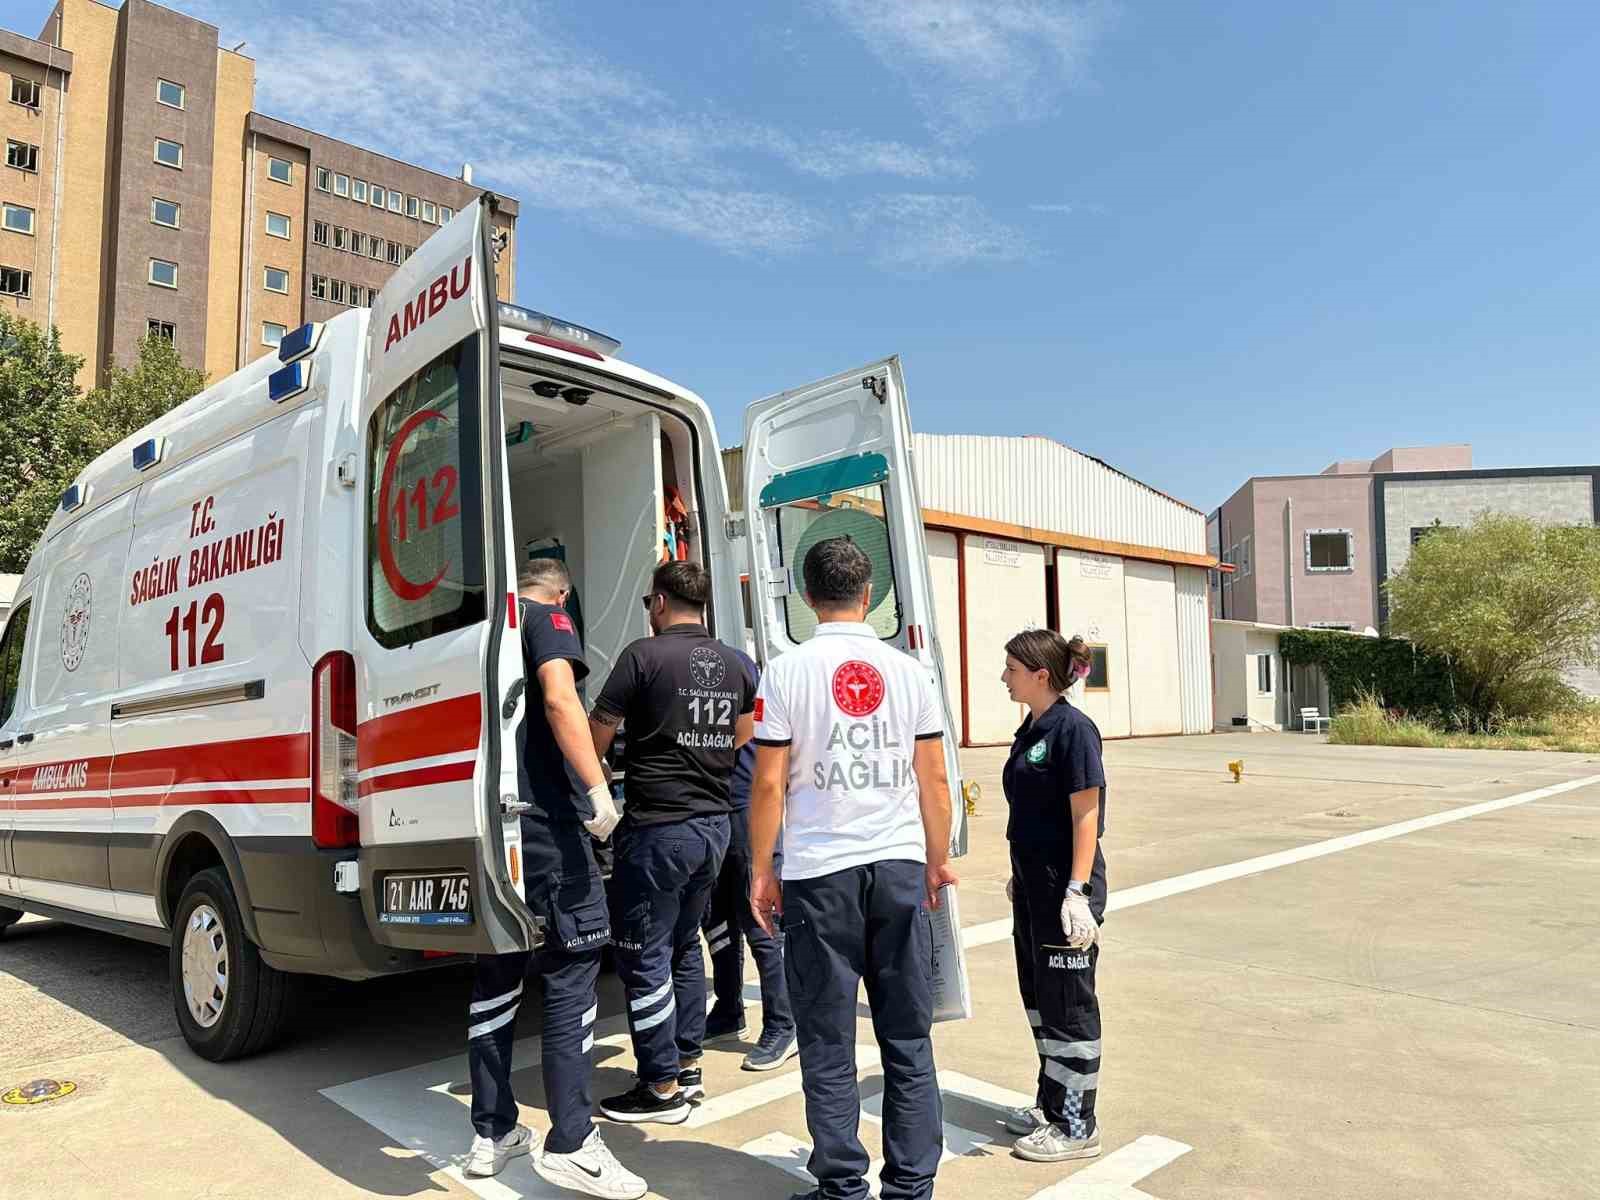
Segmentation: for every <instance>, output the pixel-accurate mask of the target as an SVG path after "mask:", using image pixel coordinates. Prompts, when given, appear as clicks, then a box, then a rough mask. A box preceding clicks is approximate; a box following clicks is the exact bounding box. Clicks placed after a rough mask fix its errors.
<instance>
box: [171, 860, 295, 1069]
mask: <svg viewBox="0 0 1600 1200" xmlns="http://www.w3.org/2000/svg"><path fill="white" fill-rule="evenodd" d="M202 906H204V907H206V908H207V909H208V910H209V913H208V914H207V915H208V916H210V917H213V918H214V919H215V927H214V929H213V934H212V937H213V939H216V938H217V937H219V936H220V939H221V942H222V947H223V951H222V952H223V953H224V954H225V956H226V966H227V970H226V976H227V981H228V986H227V991H226V993H225V994H224V995H223V997H222V1000H221V1005H220V1011H216V1012H215V1014H214V1015H213V1016H212V1018H211V1020H210V1021H209V1023H208V1024H202V1023H201V1022H200V1021H199V1020H197V1019H196V1018H195V1016H194V1014H193V1013H191V1012H190V1010H189V1002H188V998H187V995H186V993H185V991H184V953H185V935H186V932H187V931H188V929H189V924H190V919H191V918H192V917H193V915H194V913H195V911H196V910H197V909H199V908H201V907H202ZM168 963H169V966H170V975H171V979H172V1002H173V1008H174V1010H175V1011H176V1013H177V1017H178V1027H179V1028H180V1029H181V1030H182V1031H183V1037H184V1040H185V1041H187V1042H188V1043H189V1046H190V1048H191V1049H192V1050H193V1051H194V1052H195V1053H196V1054H198V1055H199V1056H200V1057H201V1058H206V1059H210V1060H211V1061H212V1062H226V1061H227V1060H229V1059H233V1058H244V1057H245V1056H247V1055H250V1054H256V1053H258V1052H260V1051H262V1050H265V1049H266V1048H267V1047H268V1046H270V1045H271V1044H272V1043H273V1042H274V1041H275V1040H277V1037H278V1035H279V1034H280V1033H281V1032H282V1031H283V1027H284V1025H285V1023H286V1020H287V1018H288V1016H289V1010H290V1003H289V1002H290V990H291V989H290V984H291V982H292V981H291V979H290V977H289V976H288V975H286V974H285V973H284V972H282V971H277V970H274V969H273V968H272V967H269V966H268V965H267V964H266V963H264V962H262V961H261V951H260V950H258V949H257V948H256V945H255V943H254V942H252V941H251V940H250V939H249V938H247V937H246V936H245V934H244V920H243V918H241V917H240V915H239V902H238V901H237V900H236V899H235V898H234V895H233V888H232V886H231V885H230V884H229V883H228V876H227V872H226V871H225V870H224V869H223V868H221V867H212V868H211V869H209V870H206V871H201V872H199V873H198V874H197V875H195V876H194V878H192V879H190V880H189V882H188V884H187V885H186V886H185V887H184V889H183V895H182V896H181V897H180V898H179V900H178V907H177V909H176V910H175V911H174V912H173V920H172V948H171V950H170V952H169V954H168Z"/></svg>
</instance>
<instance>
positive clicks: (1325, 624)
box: [1307, 621, 1355, 633]
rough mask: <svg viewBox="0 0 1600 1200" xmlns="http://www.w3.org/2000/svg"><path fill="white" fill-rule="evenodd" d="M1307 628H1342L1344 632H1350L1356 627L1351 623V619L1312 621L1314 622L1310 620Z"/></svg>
mask: <svg viewBox="0 0 1600 1200" xmlns="http://www.w3.org/2000/svg"><path fill="white" fill-rule="evenodd" d="M1307 628H1309V629H1342V630H1343V631H1344V632H1346V633H1349V632H1350V631H1351V630H1352V629H1354V628H1355V626H1354V625H1352V624H1350V622H1349V621H1312V622H1310V623H1309V624H1308V626H1307Z"/></svg>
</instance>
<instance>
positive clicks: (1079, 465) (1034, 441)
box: [915, 433, 1206, 554]
mask: <svg viewBox="0 0 1600 1200" xmlns="http://www.w3.org/2000/svg"><path fill="white" fill-rule="evenodd" d="M915 441H916V460H917V479H918V481H919V482H920V484H921V488H922V505H923V507H924V508H931V509H938V510H940V511H943V512H953V513H962V514H964V515H966V516H971V517H981V518H983V519H985V520H990V521H1001V522H1005V523H1007V524H1011V525H1028V526H1032V527H1034V528H1037V529H1048V530H1053V531H1055V532H1059V533H1070V534H1076V535H1078V536H1080V537H1092V538H1101V539H1104V540H1106V541H1115V542H1131V543H1134V544H1137V545H1142V546H1154V547H1159V548H1161V549H1166V550H1182V551H1186V552H1189V553H1193V554H1204V553H1205V550H1206V519H1205V514H1204V513H1202V512H1201V511H1200V510H1199V509H1197V508H1194V507H1192V506H1190V505H1188V504H1184V503H1183V502H1182V501H1179V500H1174V499H1173V498H1172V497H1170V496H1168V495H1166V494H1164V493H1162V492H1159V491H1157V490H1156V489H1155V488H1152V487H1150V486H1149V485H1148V484H1144V483H1141V482H1139V481H1138V480H1137V479H1135V478H1133V477H1132V476H1131V475H1128V474H1125V473H1124V472H1122V471H1118V470H1117V469H1116V468H1115V467H1111V466H1108V465H1107V464H1106V463H1104V462H1101V461H1100V460H1099V459H1097V458H1093V457H1091V456H1090V455H1087V454H1083V453H1080V452H1079V451H1077V450H1074V449H1072V448H1071V447H1070V446H1064V445H1062V444H1061V443H1060V442H1056V441H1052V440H1050V439H1049V438H1043V437H989V436H982V435H975V434H930V433H919V434H916V435H915Z"/></svg>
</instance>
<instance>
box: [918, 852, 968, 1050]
mask: <svg viewBox="0 0 1600 1200" xmlns="http://www.w3.org/2000/svg"><path fill="white" fill-rule="evenodd" d="M928 915H929V916H930V917H932V919H933V920H932V924H933V1019H934V1020H935V1021H961V1020H965V1019H966V1018H967V1017H970V1016H971V1015H972V986H971V984H969V983H968V982H967V952H966V949H965V948H964V947H963V946H962V945H961V902H960V901H959V900H958V899H957V898H956V887H955V885H954V884H951V883H947V884H945V885H944V886H943V887H942V888H940V889H939V907H938V908H936V909H934V910H933V911H932V912H931V913H929V914H928Z"/></svg>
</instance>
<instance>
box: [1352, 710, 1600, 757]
mask: <svg viewBox="0 0 1600 1200" xmlns="http://www.w3.org/2000/svg"><path fill="white" fill-rule="evenodd" d="M1328 741H1329V742H1332V743H1335V744H1337V745H1344V746H1419V747H1427V748H1429V749H1435V750H1560V751H1565V752H1568V753H1574V754H1600V704H1589V705H1584V706H1583V707H1581V708H1574V709H1570V710H1567V711H1564V712H1559V713H1555V714H1554V715H1552V716H1549V717H1544V718H1541V719H1538V720H1529V719H1523V720H1514V721H1507V722H1506V723H1505V725H1504V726H1503V727H1502V728H1501V730H1500V731H1499V732H1497V733H1447V732H1445V731H1444V730H1442V729H1436V728H1435V727H1433V726H1432V725H1429V724H1428V723H1427V722H1425V721H1418V720H1415V719H1414V718H1404V717H1395V716H1392V715H1391V714H1390V713H1389V712H1387V711H1386V710H1385V709H1384V708H1382V707H1381V706H1380V705H1379V704H1378V703H1377V701H1376V700H1374V699H1373V698H1372V697H1370V696H1366V697H1363V698H1362V699H1361V700H1359V701H1357V702H1356V703H1355V704H1352V705H1349V706H1348V707H1346V708H1345V709H1343V710H1342V711H1340V712H1339V713H1338V715H1336V716H1335V717H1334V718H1333V722H1332V727H1331V732H1330V733H1329V736H1328Z"/></svg>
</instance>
